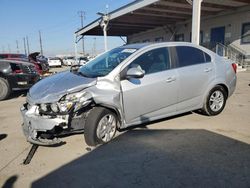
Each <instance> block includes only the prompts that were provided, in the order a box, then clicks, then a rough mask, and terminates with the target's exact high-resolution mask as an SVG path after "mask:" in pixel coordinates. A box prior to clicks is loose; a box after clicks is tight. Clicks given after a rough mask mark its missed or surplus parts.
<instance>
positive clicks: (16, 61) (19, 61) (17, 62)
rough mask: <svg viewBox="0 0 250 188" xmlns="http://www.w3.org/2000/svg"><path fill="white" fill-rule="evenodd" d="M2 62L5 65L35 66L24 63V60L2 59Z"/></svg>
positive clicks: (0, 60)
mask: <svg viewBox="0 0 250 188" xmlns="http://www.w3.org/2000/svg"><path fill="white" fill-rule="evenodd" d="M0 62H1V63H2V62H5V63H16V64H25V65H31V66H34V65H33V64H32V63H30V62H27V61H22V60H10V59H0Z"/></svg>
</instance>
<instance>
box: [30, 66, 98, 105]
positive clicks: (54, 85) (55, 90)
mask: <svg viewBox="0 0 250 188" xmlns="http://www.w3.org/2000/svg"><path fill="white" fill-rule="evenodd" d="M95 84H96V79H95V78H85V77H82V76H79V75H75V74H73V73H71V72H69V71H65V72H61V73H58V74H55V75H53V76H50V77H47V78H45V79H43V80H42V81H40V82H38V83H37V84H35V85H34V86H33V87H32V88H31V89H30V91H29V94H28V96H27V100H28V102H30V103H31V104H41V103H54V102H57V101H58V100H60V99H61V97H62V96H64V95H66V94H68V93H74V92H77V91H80V90H83V89H85V88H87V87H90V86H92V85H95Z"/></svg>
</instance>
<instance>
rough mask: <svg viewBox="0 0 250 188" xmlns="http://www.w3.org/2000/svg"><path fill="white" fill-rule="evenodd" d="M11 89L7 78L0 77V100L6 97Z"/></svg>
mask: <svg viewBox="0 0 250 188" xmlns="http://www.w3.org/2000/svg"><path fill="white" fill-rule="evenodd" d="M10 92H11V89H10V85H9V83H8V81H7V80H5V79H4V78H0V101H1V100H4V99H7V98H8V96H9V95H10Z"/></svg>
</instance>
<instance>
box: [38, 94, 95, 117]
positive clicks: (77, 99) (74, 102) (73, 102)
mask: <svg viewBox="0 0 250 188" xmlns="http://www.w3.org/2000/svg"><path fill="white" fill-rule="evenodd" d="M90 98H91V95H90V94H88V93H86V92H79V93H73V94H68V95H66V96H64V97H62V98H61V100H60V101H59V102H56V103H50V104H40V110H42V111H43V112H50V111H52V112H54V113H59V112H60V113H67V112H68V111H70V110H71V109H72V107H73V106H74V107H75V109H74V111H77V110H79V109H80V108H81V107H83V106H86V105H87V104H89V103H90Z"/></svg>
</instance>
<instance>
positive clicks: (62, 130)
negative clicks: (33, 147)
mask: <svg viewBox="0 0 250 188" xmlns="http://www.w3.org/2000/svg"><path fill="white" fill-rule="evenodd" d="M92 101H93V100H92V96H91V95H89V94H88V93H86V92H84V91H80V92H77V93H72V94H66V95H65V96H63V97H62V98H61V99H60V100H59V101H58V102H54V103H41V104H32V103H29V101H28V100H27V103H25V104H24V105H23V107H22V108H21V113H22V116H23V125H22V128H23V132H24V135H25V136H26V139H27V141H29V142H31V143H33V144H38V145H54V144H58V143H60V142H61V141H60V140H59V139H58V138H57V137H58V136H60V135H63V134H69V133H72V132H83V129H84V123H85V119H86V117H87V114H88V111H89V109H90V108H91V103H92Z"/></svg>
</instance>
